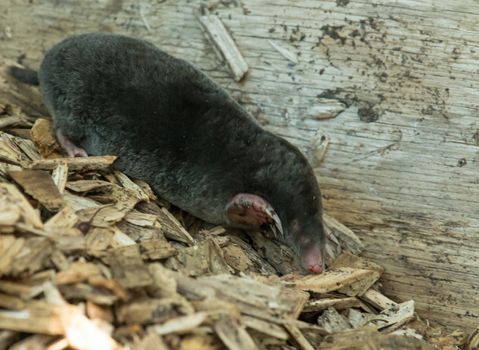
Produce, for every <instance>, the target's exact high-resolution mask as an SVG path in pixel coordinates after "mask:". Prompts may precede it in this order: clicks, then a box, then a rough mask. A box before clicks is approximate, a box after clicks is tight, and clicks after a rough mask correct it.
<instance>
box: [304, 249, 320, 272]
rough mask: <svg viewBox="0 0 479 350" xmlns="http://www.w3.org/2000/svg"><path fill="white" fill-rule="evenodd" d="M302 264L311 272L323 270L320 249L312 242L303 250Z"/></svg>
mask: <svg viewBox="0 0 479 350" xmlns="http://www.w3.org/2000/svg"><path fill="white" fill-rule="evenodd" d="M303 254H304V256H303V266H304V267H305V268H306V269H307V270H308V271H309V272H311V273H321V272H323V271H324V261H323V255H322V252H321V249H320V247H319V246H318V245H316V244H313V245H312V246H310V247H307V248H306V249H304V251H303Z"/></svg>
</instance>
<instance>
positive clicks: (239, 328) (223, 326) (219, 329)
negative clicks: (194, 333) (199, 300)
mask: <svg viewBox="0 0 479 350" xmlns="http://www.w3.org/2000/svg"><path fill="white" fill-rule="evenodd" d="M214 329H215V331H216V334H217V335H218V337H219V338H220V339H221V341H222V342H223V343H224V344H225V345H226V347H227V348H228V349H230V350H246V349H248V350H249V349H251V350H255V349H258V347H257V346H256V344H255V342H254V340H253V339H252V338H251V336H250V335H249V334H248V332H247V331H246V329H245V326H244V325H241V324H239V323H238V321H237V320H235V319H233V318H232V317H230V316H228V315H224V316H222V317H221V318H220V319H219V320H218V321H217V322H216V323H215V326H214Z"/></svg>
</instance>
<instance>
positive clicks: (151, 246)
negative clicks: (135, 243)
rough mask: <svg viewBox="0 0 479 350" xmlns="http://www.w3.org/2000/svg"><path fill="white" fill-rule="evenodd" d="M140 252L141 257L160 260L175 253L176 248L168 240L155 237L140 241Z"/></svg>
mask: <svg viewBox="0 0 479 350" xmlns="http://www.w3.org/2000/svg"><path fill="white" fill-rule="evenodd" d="M140 252H141V256H142V257H143V259H146V260H162V259H166V258H169V257H171V256H173V255H175V254H176V253H177V250H176V248H175V247H173V246H172V245H171V243H169V242H168V241H163V240H158V239H156V240H149V241H145V242H142V243H140Z"/></svg>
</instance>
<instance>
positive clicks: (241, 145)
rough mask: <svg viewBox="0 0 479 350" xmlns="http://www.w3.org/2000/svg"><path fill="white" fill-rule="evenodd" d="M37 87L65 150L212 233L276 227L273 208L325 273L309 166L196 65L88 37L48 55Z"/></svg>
mask: <svg viewBox="0 0 479 350" xmlns="http://www.w3.org/2000/svg"><path fill="white" fill-rule="evenodd" d="M38 78H39V81H40V87H41V89H42V93H43V96H44V100H45V103H46V105H47V107H48V109H49V111H50V112H51V113H52V115H53V118H54V122H55V128H56V129H57V130H58V131H59V132H60V133H61V134H62V135H63V136H64V138H65V139H66V140H67V142H71V143H72V144H74V145H75V146H78V147H79V148H80V149H82V150H84V151H86V153H87V154H91V155H105V154H113V155H117V156H118V157H119V158H118V160H117V162H116V163H115V164H116V167H117V168H118V169H120V170H122V171H124V172H125V173H127V174H128V175H130V176H133V177H137V178H141V179H143V180H146V181H148V182H149V183H150V184H151V185H152V187H153V188H154V190H155V191H156V192H157V193H158V194H159V195H160V196H161V197H163V198H165V199H166V200H168V201H170V202H171V203H173V204H175V205H176V206H178V207H180V208H182V209H184V210H186V211H187V212H189V213H191V214H193V215H194V216H196V217H198V218H201V219H203V220H205V221H208V222H211V223H214V224H222V225H230V226H239V227H245V223H246V224H247V223H250V222H253V221H254V222H255V223H257V224H258V225H260V224H262V223H264V222H263V221H261V220H263V219H264V220H265V222H269V221H268V220H269V219H270V218H266V219H265V217H264V213H265V211H264V208H265V207H266V206H268V205H270V206H271V207H272V208H274V211H275V212H276V213H277V215H278V216H279V219H280V220H281V223H282V228H283V232H284V236H283V238H282V240H283V241H284V242H285V243H286V244H288V245H290V246H291V247H292V248H293V249H294V250H295V252H296V254H297V256H298V257H299V258H300V261H301V262H302V265H303V267H305V268H306V269H309V270H310V271H312V272H321V271H322V269H323V266H324V263H323V251H324V241H325V239H324V231H323V225H322V213H321V195H320V191H319V187H318V184H317V182H316V178H315V176H314V174H313V171H312V169H311V167H310V165H309V164H308V162H307V160H306V159H305V157H304V156H303V155H302V154H301V153H300V151H299V150H298V149H297V148H296V147H294V146H292V145H291V144H290V143H288V142H287V141H285V140H284V139H282V138H280V137H278V136H275V135H273V134H272V133H270V132H268V131H265V130H264V129H262V128H261V127H260V126H259V125H258V124H257V123H256V122H255V121H254V119H253V118H252V117H251V115H250V114H248V112H246V110H245V109H244V108H243V107H241V106H240V105H239V104H238V103H236V102H235V101H234V100H233V99H232V98H231V97H230V96H229V95H228V93H227V92H226V91H225V90H224V89H222V88H221V87H220V86H219V85H217V84H216V83H214V82H213V81H212V80H210V79H209V78H208V77H207V76H206V75H205V74H203V73H202V72H200V71H199V70H198V69H196V68H195V67H193V66H192V65H191V64H189V63H187V62H186V61H183V60H181V59H177V58H174V57H172V56H170V55H168V54H166V53H165V52H163V51H161V50H159V49H158V48H156V47H155V46H154V45H152V44H150V43H148V42H146V41H142V40H138V39H133V38H129V37H125V36H120V35H113V34H106V33H95V34H82V35H78V36H74V37H70V38H67V39H66V40H64V41H63V42H61V43H59V44H57V45H56V46H54V47H53V48H52V49H51V50H50V51H48V52H47V54H46V56H45V58H44V60H43V62H42V64H41V68H40V71H39V73H38ZM263 200H264V201H263ZM231 208H232V209H231ZM238 208H239V209H238ZM258 208H259V209H258ZM248 215H249V216H252V217H253V219H255V220H256V221H255V220H253V221H248V220H246V219H245V220H244V221H242V217H243V216H248Z"/></svg>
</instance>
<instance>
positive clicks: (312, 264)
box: [283, 212, 325, 273]
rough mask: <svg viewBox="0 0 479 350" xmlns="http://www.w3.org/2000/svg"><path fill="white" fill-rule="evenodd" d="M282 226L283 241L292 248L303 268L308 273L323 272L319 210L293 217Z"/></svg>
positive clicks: (321, 231)
mask: <svg viewBox="0 0 479 350" xmlns="http://www.w3.org/2000/svg"><path fill="white" fill-rule="evenodd" d="M284 226H285V227H283V231H284V235H285V237H284V238H285V239H284V241H285V243H286V244H288V246H289V247H291V249H293V251H294V253H295V256H296V259H297V261H298V263H299V264H301V266H302V267H303V269H304V270H307V271H308V272H310V273H321V272H323V271H324V250H325V235H324V228H323V223H322V218H321V212H319V213H316V214H313V215H311V216H310V217H307V218H306V217H298V218H295V219H293V220H292V221H291V222H290V223H289V225H284Z"/></svg>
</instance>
